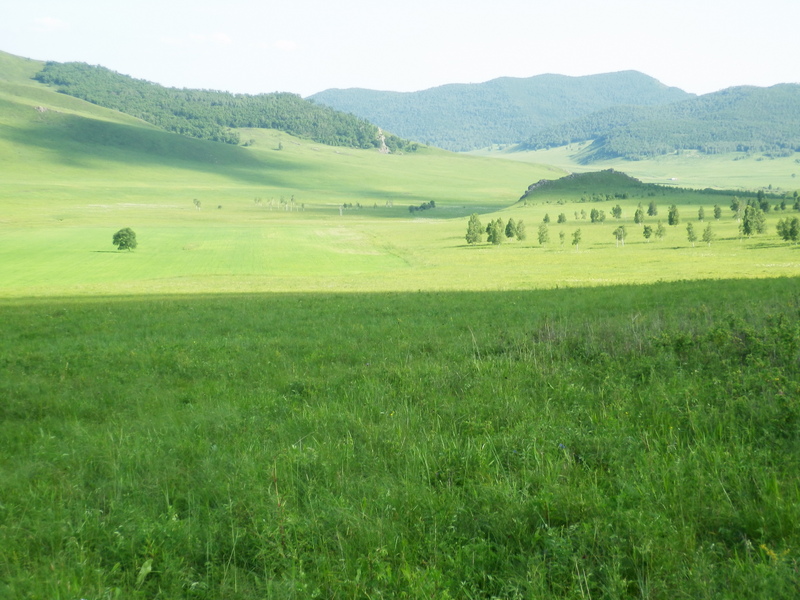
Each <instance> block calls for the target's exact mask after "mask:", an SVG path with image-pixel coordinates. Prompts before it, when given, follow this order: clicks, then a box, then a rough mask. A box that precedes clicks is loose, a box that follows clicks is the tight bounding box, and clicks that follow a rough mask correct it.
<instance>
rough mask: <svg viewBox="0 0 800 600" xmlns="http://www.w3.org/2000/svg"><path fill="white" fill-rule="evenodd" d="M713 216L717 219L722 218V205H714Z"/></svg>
mask: <svg viewBox="0 0 800 600" xmlns="http://www.w3.org/2000/svg"><path fill="white" fill-rule="evenodd" d="M714 218H715V219H716V220H717V221H719V220H720V219H721V218H722V207H721V206H720V205H719V204H715V205H714Z"/></svg>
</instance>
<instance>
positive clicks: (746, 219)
mask: <svg viewBox="0 0 800 600" xmlns="http://www.w3.org/2000/svg"><path fill="white" fill-rule="evenodd" d="M765 226H766V224H765V218H764V213H763V211H762V210H761V209H760V208H759V207H758V206H755V205H752V204H748V205H747V206H745V207H744V214H743V215H742V220H741V222H740V223H739V232H740V233H741V234H742V235H744V236H746V237H750V236H752V235H754V234H756V233H764V227H765Z"/></svg>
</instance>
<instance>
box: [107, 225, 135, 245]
mask: <svg viewBox="0 0 800 600" xmlns="http://www.w3.org/2000/svg"><path fill="white" fill-rule="evenodd" d="M112 241H113V243H114V245H115V246H116V247H117V250H134V249H135V248H136V246H137V243H136V234H135V233H134V232H133V229H131V228H130V227H125V228H124V229H120V230H119V231H118V232H117V233H115V234H114V237H113V238H112Z"/></svg>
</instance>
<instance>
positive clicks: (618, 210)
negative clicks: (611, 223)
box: [611, 204, 622, 219]
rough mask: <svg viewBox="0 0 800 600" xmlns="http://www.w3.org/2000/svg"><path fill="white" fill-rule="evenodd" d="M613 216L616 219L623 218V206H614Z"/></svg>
mask: <svg viewBox="0 0 800 600" xmlns="http://www.w3.org/2000/svg"><path fill="white" fill-rule="evenodd" d="M611 216H612V217H614V218H615V219H621V218H622V207H621V206H620V205H619V204H617V205H616V206H615V207H614V208H612V209H611Z"/></svg>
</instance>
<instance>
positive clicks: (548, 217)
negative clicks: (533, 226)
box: [542, 213, 550, 223]
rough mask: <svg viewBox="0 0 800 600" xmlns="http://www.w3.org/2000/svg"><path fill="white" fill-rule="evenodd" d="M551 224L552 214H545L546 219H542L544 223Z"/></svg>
mask: <svg viewBox="0 0 800 600" xmlns="http://www.w3.org/2000/svg"><path fill="white" fill-rule="evenodd" d="M549 222H550V214H549V213H545V215H544V219H542V223H549Z"/></svg>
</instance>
